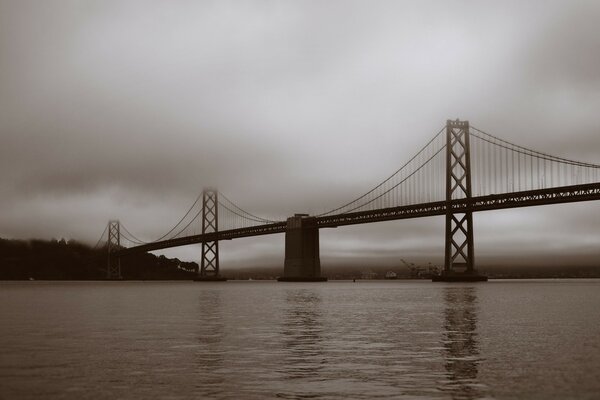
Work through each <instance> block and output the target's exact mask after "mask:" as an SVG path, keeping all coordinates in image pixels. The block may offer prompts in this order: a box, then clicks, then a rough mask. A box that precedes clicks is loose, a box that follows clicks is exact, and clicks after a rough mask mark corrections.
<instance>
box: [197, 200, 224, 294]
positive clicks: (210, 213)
mask: <svg viewBox="0 0 600 400" xmlns="http://www.w3.org/2000/svg"><path fill="white" fill-rule="evenodd" d="M218 209H219V195H218V192H217V191H216V190H215V189H204V191H203V192H202V234H203V235H210V236H211V237H210V240H207V241H203V242H202V259H201V260H200V270H199V271H198V276H197V277H196V278H195V279H194V281H197V282H205V281H209V282H215V281H226V280H227V278H223V277H222V276H221V275H220V274H219V238H218V233H219V212H218Z"/></svg>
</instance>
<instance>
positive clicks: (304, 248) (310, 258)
mask: <svg viewBox="0 0 600 400" xmlns="http://www.w3.org/2000/svg"><path fill="white" fill-rule="evenodd" d="M277 280H278V281H280V282H323V281H326V280H327V278H325V277H322V276H321V259H320V257H319V228H318V227H317V219H316V218H315V217H309V216H308V214H296V215H294V216H293V217H290V218H288V219H287V226H286V228H285V262H284V266H283V276H282V277H280V278H278V279H277Z"/></svg>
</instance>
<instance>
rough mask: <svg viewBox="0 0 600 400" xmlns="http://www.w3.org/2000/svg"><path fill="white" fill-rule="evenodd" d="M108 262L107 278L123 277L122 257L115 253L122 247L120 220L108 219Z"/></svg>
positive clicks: (116, 278)
mask: <svg viewBox="0 0 600 400" xmlns="http://www.w3.org/2000/svg"><path fill="white" fill-rule="evenodd" d="M107 230H108V243H107V246H106V247H107V248H108V263H107V266H106V279H110V280H118V279H123V277H122V276H121V258H120V257H119V256H117V255H116V254H115V253H116V252H117V251H119V250H120V249H121V224H120V223H119V221H116V220H115V221H108V229H107Z"/></svg>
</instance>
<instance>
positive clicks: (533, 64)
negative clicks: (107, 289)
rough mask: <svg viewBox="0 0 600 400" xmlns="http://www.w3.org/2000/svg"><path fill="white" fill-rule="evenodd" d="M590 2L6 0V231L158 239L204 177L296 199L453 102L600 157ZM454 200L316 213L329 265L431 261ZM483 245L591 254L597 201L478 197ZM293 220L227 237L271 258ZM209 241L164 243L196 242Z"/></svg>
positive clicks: (511, 132)
mask: <svg viewBox="0 0 600 400" xmlns="http://www.w3.org/2000/svg"><path fill="white" fill-rule="evenodd" d="M599 20H600V3H599V2H597V1H568V2H567V1H530V2H523V1H503V2H493V1H477V2H474V1H443V2H442V1H435V2H433V1H414V2H401V1H390V2H386V1H376V2H374V1H281V0H277V1H235V2H234V1H231V2H230V1H224V0H218V1H169V2H166V1H106V0H102V1H80V0H71V1H68V0H64V1H58V0H39V1H27V0H15V1H7V0H0V135H1V136H0V137H1V144H0V184H1V186H0V237H5V238H32V237H35V238H53V237H54V238H61V237H64V238H67V239H69V238H74V239H78V240H82V241H87V242H89V243H91V244H94V243H95V242H96V240H97V239H98V237H99V236H100V233H101V232H102V230H103V229H104V227H105V225H106V223H107V221H108V220H109V219H111V218H118V219H120V220H121V221H122V222H123V223H124V224H125V225H126V226H127V227H128V228H129V229H130V230H131V231H132V232H133V233H134V234H136V235H137V236H139V237H142V238H148V239H150V238H155V237H158V236H161V234H163V233H164V232H165V231H166V230H168V229H169V228H170V227H171V226H172V225H173V224H174V223H175V222H176V221H177V220H178V219H179V217H180V216H181V215H182V214H183V212H185V210H186V209H187V208H188V207H189V205H190V204H191V202H193V200H194V199H195V197H196V196H197V195H198V193H199V192H200V191H201V190H202V187H203V186H209V185H212V186H217V187H218V188H219V189H220V190H221V191H222V192H223V193H225V194H227V196H228V197H229V198H231V199H233V200H235V201H236V202H237V203H238V204H239V205H241V206H242V207H244V208H245V209H247V210H249V211H251V212H253V213H255V214H258V215H262V216H267V217H271V218H282V219H283V218H285V217H287V216H289V215H291V214H293V213H295V212H309V213H318V212H322V211H325V210H327V209H331V208H333V207H335V206H337V205H339V204H340V203H343V202H346V201H347V200H350V199H351V198H353V197H355V196H357V195H359V194H362V193H363V192H365V191H366V190H368V189H369V188H370V187H372V186H373V185H375V184H376V183H378V182H379V181H381V180H382V179H383V178H384V177H386V176H387V175H389V173H391V172H393V171H394V170H396V169H397V168H398V167H399V166H400V165H401V164H402V163H403V162H404V161H406V160H407V159H408V158H409V157H411V156H412V155H413V154H414V153H415V152H416V151H417V150H418V149H419V148H420V147H421V146H422V145H423V144H424V143H425V142H426V141H427V140H428V139H429V138H430V137H431V136H433V134H435V133H436V132H437V131H438V130H439V129H440V128H441V127H442V126H443V125H444V123H445V121H446V119H448V118H452V119H454V118H461V119H467V120H469V121H470V122H471V123H472V124H473V125H475V126H477V127H479V128H481V129H484V130H486V131H488V132H490V133H493V134H495V135H497V136H500V137H502V138H504V139H506V140H509V141H513V142H516V143H518V144H521V145H524V146H528V147H533V148H535V149H536V150H540V151H544V152H548V153H551V154H555V155H559V156H564V157H569V158H574V159H577V160H582V161H590V162H596V163H598V162H600V28H598V21H599ZM443 223H444V219H443V218H442V217H436V218H427V219H418V220H407V221H396V222H388V223H378V224H370V225H364V226H354V227H345V228H339V229H335V230H324V231H322V233H321V257H322V263H323V265H324V267H325V268H326V267H327V265H333V264H340V263H341V264H343V263H346V262H347V263H354V264H356V263H365V264H397V263H398V261H399V258H404V259H406V260H408V261H418V262H428V261H431V262H441V260H442V256H443V243H444V239H443V235H444V231H443ZM475 235H476V236H475V246H476V259H477V261H478V262H479V263H481V264H485V263H506V264H513V265H516V264H521V263H524V262H527V263H529V262H532V263H537V264H544V263H550V264H553V265H554V264H563V263H567V264H577V265H582V264H586V265H598V264H600V202H590V203H581V204H568V205H557V206H544V207H537V208H527V209H521V210H508V211H495V212H486V213H480V214H476V215H475ZM283 240H284V238H283V235H275V236H266V237H257V238H249V239H239V240H236V241H233V242H223V244H222V245H221V246H222V247H221V260H222V268H223V269H224V270H226V269H227V267H234V266H235V267H237V266H245V265H248V266H250V265H263V264H266V265H280V264H282V262H283ZM199 253H200V251H199V248H198V246H190V247H185V248H178V249H171V250H168V251H167V252H166V254H168V255H170V256H177V257H179V258H181V259H185V260H197V259H198V258H199Z"/></svg>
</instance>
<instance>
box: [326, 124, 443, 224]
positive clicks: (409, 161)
mask: <svg viewBox="0 0 600 400" xmlns="http://www.w3.org/2000/svg"><path fill="white" fill-rule="evenodd" d="M445 129H446V126H444V127H442V129H440V130H439V131H438V132H437V133H436V134H435V135H434V136H433V138H432V139H431V140H429V142H427V144H425V146H423V147H422V148H421V150H419V152H417V154H415V155H414V156H413V157H412V158H411V159H410V160H408V161H407V162H406V163H404V164H403V165H402V166H401V167H400V168H398V169H397V170H396V171H395V172H394V173H392V174H391V175H390V176H389V177H387V178H386V179H385V180H383V181H382V182H380V183H379V184H378V185H377V186H375V187H373V188H372V189H371V190H369V191H368V192H366V193H364V194H363V195H361V196H359V197H357V198H355V199H354V200H352V201H349V202H348V203H346V204H344V205H341V206H339V207H337V208H334V209H332V210H329V211H326V212H324V213H321V214H318V215H316V217H322V216H325V215H329V214H332V213H335V212H337V211H340V210H342V209H344V208H346V207H348V206H350V205H352V204H353V203H356V202H357V201H359V200H361V199H363V198H365V197H367V196H368V195H370V194H371V193H373V192H375V191H376V190H377V189H379V188H380V187H382V186H383V185H385V184H386V183H387V182H388V181H390V180H391V179H392V178H393V177H395V176H396V175H397V174H398V173H399V172H401V171H402V170H403V169H404V168H406V167H407V166H408V165H409V164H410V163H411V162H412V161H413V160H415V159H416V158H417V157H419V156H420V155H421V153H423V152H424V151H425V149H427V148H428V147H429V145H431V144H432V143H433V142H434V141H435V140H436V139H437V138H438V137H439V136H440V135H441V134H442V132H444V130H445ZM397 186H398V185H396V186H394V187H397ZM388 192H389V190H388ZM386 193H387V192H386ZM380 197H381V196H378V197H376V199H377V198H380ZM371 201H372V200H371ZM371 201H368V202H367V203H365V205H366V204H368V203H370V202H371Z"/></svg>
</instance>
